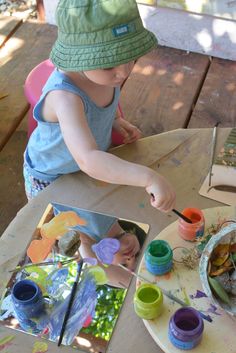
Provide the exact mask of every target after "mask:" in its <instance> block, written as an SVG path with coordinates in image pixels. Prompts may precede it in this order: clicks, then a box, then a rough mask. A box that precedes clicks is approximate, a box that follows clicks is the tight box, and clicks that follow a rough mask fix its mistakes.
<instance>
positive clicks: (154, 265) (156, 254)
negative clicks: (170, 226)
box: [144, 240, 173, 276]
mask: <svg viewBox="0 0 236 353" xmlns="http://www.w3.org/2000/svg"><path fill="white" fill-rule="evenodd" d="M144 260H145V265H146V269H147V270H148V271H149V272H150V273H152V274H153V275H155V276H161V275H164V274H165V273H167V272H169V271H170V270H171V268H172V266H173V251H172V249H171V247H170V245H169V244H168V243H167V241H165V240H153V241H151V242H150V243H149V244H148V246H147V249H146V251H145V254H144Z"/></svg>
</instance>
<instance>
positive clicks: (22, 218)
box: [0, 128, 236, 353]
mask: <svg viewBox="0 0 236 353" xmlns="http://www.w3.org/2000/svg"><path fill="white" fill-rule="evenodd" d="M229 131H230V129H228V128H224V129H219V133H218V139H217V151H218V150H219V148H220V147H221V146H222V145H223V142H224V141H225V140H226V137H227V135H228V133H229ZM211 136H212V129H188V130H184V129H179V130H175V131H171V132H167V133H163V134H160V135H155V136H151V137H147V138H144V139H142V140H140V141H138V142H137V143H135V144H132V145H130V146H122V147H118V148H116V149H114V150H113V153H114V154H116V155H118V156H121V157H122V158H125V159H127V160H130V161H135V162H139V163H140V164H144V165H148V166H150V167H152V168H153V169H155V170H158V171H159V172H160V173H162V174H163V175H164V176H166V177H167V178H168V179H169V180H170V182H171V183H172V184H173V185H174V186H175V189H176V193H177V204H176V208H177V209H179V210H181V209H183V208H185V207H190V206H195V207H198V208H201V209H205V208H211V207H216V206H222V204H220V203H218V202H215V201H213V200H210V199H207V198H204V197H202V196H200V195H199V194H198V190H199V188H200V186H201V184H202V181H203V180H204V178H205V176H206V174H207V172H208V169H209V159H210V151H211V145H210V141H211ZM217 151H216V152H217ZM53 201H54V202H58V203H63V204H67V205H71V206H77V207H82V208H86V209H90V210H93V211H98V212H104V213H108V214H112V215H114V216H117V217H121V218H127V219H133V220H136V221H140V222H144V223H148V224H150V226H151V228H150V233H149V235H148V239H147V241H146V245H147V242H149V241H151V240H152V239H153V238H155V237H156V236H157V235H158V234H159V233H160V232H161V231H162V230H163V229H164V228H165V227H167V226H168V225H169V224H170V223H172V222H173V221H175V220H176V216H175V215H174V214H168V215H165V214H162V213H160V212H159V211H157V210H155V209H154V208H152V207H151V206H150V203H149V197H148V195H147V194H146V192H145V190H143V189H141V188H134V187H128V186H119V185H107V184H104V183H100V182H98V181H96V180H93V179H91V178H89V177H88V176H87V175H85V174H83V173H82V172H81V173H75V174H71V175H68V176H63V177H61V178H60V179H58V180H57V181H56V182H54V183H53V184H52V185H50V186H49V187H48V188H47V189H45V190H44V191H43V192H41V194H39V195H38V197H36V198H35V199H34V200H32V201H31V202H29V203H28V204H27V205H26V206H25V207H24V208H22V209H21V210H20V211H19V213H18V214H17V216H16V217H15V219H14V220H13V221H12V222H11V224H10V225H9V226H8V228H7V229H6V231H5V232H4V233H3V236H2V238H1V239H0V268H1V278H0V286H1V287H2V288H1V289H3V287H4V284H5V283H6V281H7V279H8V277H9V274H8V272H7V270H8V269H9V268H12V267H13V266H14V265H16V263H17V260H18V258H19V257H20V256H21V253H22V251H23V250H24V249H25V247H26V245H27V243H28V241H29V239H30V237H31V236H32V233H33V231H34V229H35V227H36V225H37V224H38V222H39V219H40V218H41V215H42V214H43V212H44V210H45V208H46V206H47V205H48V203H50V202H53ZM135 283H136V281H135V279H133V280H132V283H131V285H130V288H129V290H128V294H127V296H126V299H125V303H124V306H123V308H122V312H121V315H120V317H119V320H118V322H117V325H116V328H115V331H114V334H113V337H112V340H111V343H110V345H109V348H108V352H112V353H118V352H124V353H126V352H127V353H128V352H134V351H135V352H137V353H143V352H145V351H146V352H148V353H157V352H159V353H161V352H162V351H161V349H160V348H158V346H157V344H156V343H155V342H154V340H153V339H152V338H151V336H150V334H149V333H148V331H147V330H146V328H145V326H144V325H143V322H142V320H141V319H139V318H138V317H137V316H136V315H135V313H134V310H133V304H132V302H133V295H134V291H135ZM218 326H219V328H220V321H219V325H218ZM7 335H13V336H14V339H13V340H12V341H11V346H9V348H8V349H7V351H8V352H9V353H18V352H19V347H22V348H21V350H22V351H24V353H31V352H32V347H33V344H34V342H35V341H36V338H35V337H33V336H30V335H23V334H22V333H21V334H20V333H16V331H12V330H10V329H6V328H0V342H1V339H2V338H3V337H5V336H7ZM215 339H217V332H216V335H215ZM234 346H236V339H235V345H234ZM57 351H58V348H57V346H56V345H55V344H53V343H51V342H49V343H48V352H50V353H53V352H57ZM61 351H63V352H64V351H65V352H67V351H68V352H73V351H74V350H73V349H70V348H61ZM214 353H222V351H221V350H217V348H216V350H215V351H214Z"/></svg>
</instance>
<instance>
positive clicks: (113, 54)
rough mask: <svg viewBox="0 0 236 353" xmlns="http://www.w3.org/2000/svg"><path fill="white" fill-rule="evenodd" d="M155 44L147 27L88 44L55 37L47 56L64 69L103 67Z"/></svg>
mask: <svg viewBox="0 0 236 353" xmlns="http://www.w3.org/2000/svg"><path fill="white" fill-rule="evenodd" d="M156 46H157V39H156V37H155V35H154V34H153V33H152V32H150V31H148V30H147V29H143V30H142V31H141V32H139V33H135V34H134V35H133V36H131V37H130V36H129V37H128V38H125V36H124V37H123V38H120V39H119V40H118V41H112V42H108V43H105V44H104V43H101V44H94V45H89V46H66V45H64V44H62V43H61V42H60V40H59V39H57V40H56V42H55V44H54V46H53V48H52V51H51V54H50V59H51V61H52V62H53V64H54V65H55V66H56V67H57V68H59V69H61V70H64V71H89V70H95V69H106V68H111V67H115V66H119V65H122V64H125V63H127V62H129V61H132V60H136V59H138V58H140V57H141V56H143V55H145V54H147V53H148V52H149V51H151V50H152V49H154V48H155V47H156Z"/></svg>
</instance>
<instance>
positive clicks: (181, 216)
mask: <svg viewBox="0 0 236 353" xmlns="http://www.w3.org/2000/svg"><path fill="white" fill-rule="evenodd" d="M172 212H174V213H175V214H177V216H179V217H180V218H182V219H183V220H184V221H185V222H187V223H191V224H192V223H193V222H192V220H191V219H190V218H188V217H186V216H185V215H184V214H183V213H180V212H179V211H177V210H176V209H174V208H173V210H172Z"/></svg>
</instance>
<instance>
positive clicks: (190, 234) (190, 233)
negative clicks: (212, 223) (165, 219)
mask: <svg viewBox="0 0 236 353" xmlns="http://www.w3.org/2000/svg"><path fill="white" fill-rule="evenodd" d="M182 214H183V215H184V216H186V217H187V218H189V219H190V220H191V221H192V223H188V222H186V221H184V220H183V219H182V218H179V220H178V233H179V235H180V237H181V238H183V239H184V240H188V241H195V240H196V239H198V238H201V237H202V236H203V234H204V227H205V219H204V215H203V212H202V211H201V210H200V209H198V208H194V207H192V208H191V207H190V208H185V209H184V210H183V211H182Z"/></svg>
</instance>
